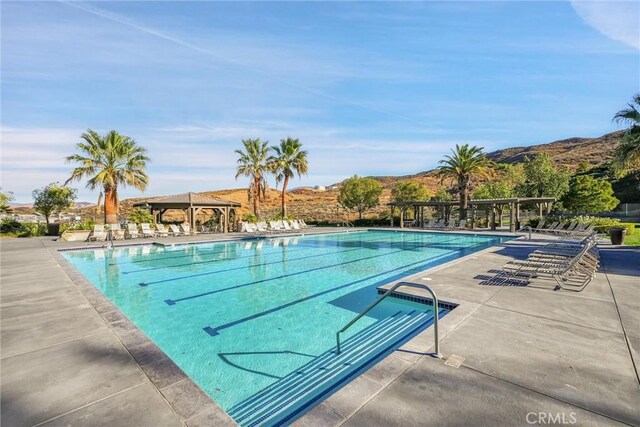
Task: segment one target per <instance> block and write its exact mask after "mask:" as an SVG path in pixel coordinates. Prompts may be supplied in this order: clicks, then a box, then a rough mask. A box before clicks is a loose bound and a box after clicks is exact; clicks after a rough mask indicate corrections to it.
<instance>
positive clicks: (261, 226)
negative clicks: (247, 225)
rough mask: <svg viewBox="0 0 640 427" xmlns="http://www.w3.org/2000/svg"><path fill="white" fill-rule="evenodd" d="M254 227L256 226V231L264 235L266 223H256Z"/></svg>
mask: <svg viewBox="0 0 640 427" xmlns="http://www.w3.org/2000/svg"><path fill="white" fill-rule="evenodd" d="M255 225H256V230H257V231H259V232H260V233H266V232H267V231H268V230H267V223H266V222H264V221H260V222H257V223H256V224H255Z"/></svg>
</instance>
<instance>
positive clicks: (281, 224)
mask: <svg viewBox="0 0 640 427" xmlns="http://www.w3.org/2000/svg"><path fill="white" fill-rule="evenodd" d="M308 227H309V226H308V225H307V224H306V223H305V222H304V220H302V219H298V220H296V219H294V220H291V221H287V220H280V221H269V224H267V222H266V221H259V222H256V223H252V222H243V223H242V225H241V229H240V231H241V232H242V233H283V232H287V231H296V230H302V229H304V228H308Z"/></svg>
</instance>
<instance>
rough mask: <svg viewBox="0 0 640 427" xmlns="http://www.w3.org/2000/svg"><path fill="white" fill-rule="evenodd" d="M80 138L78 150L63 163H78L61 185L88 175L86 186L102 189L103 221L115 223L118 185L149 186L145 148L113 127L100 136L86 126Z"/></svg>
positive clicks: (143, 187)
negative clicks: (77, 152)
mask: <svg viewBox="0 0 640 427" xmlns="http://www.w3.org/2000/svg"><path fill="white" fill-rule="evenodd" d="M81 138H82V139H83V142H79V143H78V144H77V145H76V147H77V148H78V150H79V151H80V153H79V154H74V155H71V156H69V157H67V163H76V164H78V166H77V167H76V168H75V169H73V171H72V172H71V177H70V178H69V179H68V180H67V182H65V184H68V183H69V182H71V181H79V180H81V179H82V178H88V181H87V188H89V189H91V190H95V189H96V188H102V189H103V191H104V220H105V223H107V224H115V223H116V222H118V188H119V187H126V186H132V187H135V188H137V189H138V190H140V191H144V190H145V189H146V188H147V186H148V185H149V177H148V176H147V173H146V167H147V162H149V157H147V155H146V153H147V150H146V149H145V148H143V147H140V146H139V145H137V144H136V141H134V140H133V139H132V138H129V137H128V136H124V135H120V134H119V133H118V132H116V131H115V130H112V131H109V132H108V133H107V134H105V135H103V136H100V135H99V134H98V133H97V132H95V131H93V130H91V129H88V130H87V131H86V132H85V133H83V134H82V136H81Z"/></svg>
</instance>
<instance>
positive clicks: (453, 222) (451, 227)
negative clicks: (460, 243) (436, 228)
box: [444, 219, 456, 230]
mask: <svg viewBox="0 0 640 427" xmlns="http://www.w3.org/2000/svg"><path fill="white" fill-rule="evenodd" d="M444 229H445V230H455V229H456V220H455V219H450V220H449V221H448V222H447V224H446V225H445V226H444Z"/></svg>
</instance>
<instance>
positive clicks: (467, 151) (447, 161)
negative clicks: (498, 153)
mask: <svg viewBox="0 0 640 427" xmlns="http://www.w3.org/2000/svg"><path fill="white" fill-rule="evenodd" d="M482 150H483V148H482V147H476V146H473V147H469V144H464V145H462V146H460V145H456V149H455V150H451V151H452V155H447V156H444V159H443V160H440V162H439V163H440V164H441V165H443V166H439V167H438V175H439V176H440V178H441V180H444V179H447V178H449V179H451V180H453V181H454V182H456V183H457V185H458V192H459V193H460V219H465V218H467V207H468V205H469V195H468V194H469V185H470V183H471V181H472V179H473V178H474V177H475V176H478V175H482V176H486V177H488V176H489V166H490V162H489V160H488V159H487V157H486V156H485V154H484V152H483V151H482Z"/></svg>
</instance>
